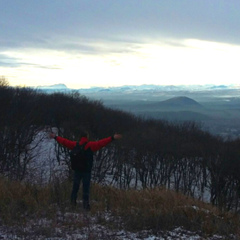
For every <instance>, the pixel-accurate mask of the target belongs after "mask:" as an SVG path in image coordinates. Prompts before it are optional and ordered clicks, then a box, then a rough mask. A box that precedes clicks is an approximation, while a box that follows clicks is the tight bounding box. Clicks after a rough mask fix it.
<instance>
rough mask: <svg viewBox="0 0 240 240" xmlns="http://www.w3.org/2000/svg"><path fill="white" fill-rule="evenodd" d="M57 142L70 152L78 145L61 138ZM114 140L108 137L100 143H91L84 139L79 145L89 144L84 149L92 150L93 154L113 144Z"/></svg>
mask: <svg viewBox="0 0 240 240" xmlns="http://www.w3.org/2000/svg"><path fill="white" fill-rule="evenodd" d="M56 140H57V142H58V143H60V144H62V145H63V146H64V147H67V148H68V149H70V150H72V149H73V148H74V147H75V146H76V144H77V142H76V141H71V140H68V139H66V138H63V137H60V136H58V137H56ZM112 140H113V139H112V137H107V138H103V139H101V140H99V141H89V140H88V138H86V137H82V138H81V140H80V141H79V144H80V145H82V144H84V143H87V144H86V145H85V148H84V149H85V150H87V149H88V148H90V149H91V150H92V151H93V152H96V151H98V150H99V149H101V148H103V147H105V146H106V145H107V144H109V143H110V142H112Z"/></svg>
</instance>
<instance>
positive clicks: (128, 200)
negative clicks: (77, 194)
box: [92, 185, 240, 235]
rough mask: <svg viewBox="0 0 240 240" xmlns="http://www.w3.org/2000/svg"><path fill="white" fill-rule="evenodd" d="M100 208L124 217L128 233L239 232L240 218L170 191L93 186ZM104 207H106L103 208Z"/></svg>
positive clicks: (97, 204) (226, 233) (97, 206)
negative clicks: (132, 231) (147, 230)
mask: <svg viewBox="0 0 240 240" xmlns="http://www.w3.org/2000/svg"><path fill="white" fill-rule="evenodd" d="M92 195H93V197H94V198H95V200H96V202H97V203H96V208H97V209H98V210H99V209H101V210H104V208H105V209H109V210H111V212H112V213H113V214H114V215H115V216H120V217H121V218H122V220H123V222H124V224H125V228H126V229H128V230H136V231H137V230H142V229H152V230H154V231H155V232H158V231H159V230H163V229H164V230H170V229H173V228H174V227H176V226H182V227H184V228H185V229H188V230H191V231H200V232H202V233H205V234H206V235H208V234H210V235H212V234H223V235H229V234H231V233H237V232H238V231H239V229H240V228H239V216H236V215H233V214H231V213H228V212H220V211H219V210H218V209H217V208H215V207H213V206H212V205H210V204H207V203H203V202H201V201H197V200H196V199H193V198H189V197H186V196H184V195H183V194H180V193H176V192H174V191H170V190H166V189H161V188H157V189H145V190H140V191H137V190H128V191H126V190H118V189H115V188H111V187H101V186H98V185H95V186H94V187H93V194H92ZM103 205H104V206H103Z"/></svg>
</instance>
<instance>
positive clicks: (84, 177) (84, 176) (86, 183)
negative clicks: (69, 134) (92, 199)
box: [50, 131, 122, 210]
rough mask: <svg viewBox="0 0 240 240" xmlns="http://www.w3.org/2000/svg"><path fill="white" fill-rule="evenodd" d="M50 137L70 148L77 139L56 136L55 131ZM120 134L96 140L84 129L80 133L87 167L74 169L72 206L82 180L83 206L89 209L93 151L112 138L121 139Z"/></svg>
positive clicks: (75, 202)
mask: <svg viewBox="0 0 240 240" xmlns="http://www.w3.org/2000/svg"><path fill="white" fill-rule="evenodd" d="M50 138H54V139H55V140H56V141H57V142H58V143H59V144H61V145H63V146H64V147H67V148H68V149H70V150H72V149H73V148H74V147H75V146H76V144H77V141H71V140H68V139H66V138H63V137H60V136H56V134H55V133H50ZM121 138H122V135H121V134H117V133H116V134H114V135H113V136H110V137H107V138H103V139H101V140H98V141H89V140H88V139H89V134H88V133H87V132H86V131H83V132H81V133H80V141H79V145H83V144H85V147H84V150H85V151H86V157H87V161H88V164H87V167H86V168H85V169H76V170H74V178H73V186H72V193H71V203H72V205H73V206H76V204H77V195H78V190H79V186H80V182H81V181H82V184H83V193H82V194H83V196H82V197H83V208H84V209H85V210H90V204H89V192H90V182H91V171H92V166H93V153H94V152H96V151H98V150H100V149H101V148H103V147H105V146H106V145H108V144H109V143H111V142H112V141H113V140H118V139H121Z"/></svg>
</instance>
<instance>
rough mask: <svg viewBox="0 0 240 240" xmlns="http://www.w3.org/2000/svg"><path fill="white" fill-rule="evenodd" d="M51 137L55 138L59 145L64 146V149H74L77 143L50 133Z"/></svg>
mask: <svg viewBox="0 0 240 240" xmlns="http://www.w3.org/2000/svg"><path fill="white" fill-rule="evenodd" d="M49 137H50V138H54V139H55V140H56V141H57V142H58V143H60V144H62V145H63V146H64V147H67V148H69V149H73V148H74V146H75V145H76V141H70V140H68V139H66V138H63V137H60V136H56V134H55V133H50V134H49Z"/></svg>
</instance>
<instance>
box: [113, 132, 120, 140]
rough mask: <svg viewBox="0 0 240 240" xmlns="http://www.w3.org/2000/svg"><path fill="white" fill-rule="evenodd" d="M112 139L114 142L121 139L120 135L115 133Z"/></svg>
mask: <svg viewBox="0 0 240 240" xmlns="http://www.w3.org/2000/svg"><path fill="white" fill-rule="evenodd" d="M113 137H114V139H115V140H119V139H121V138H122V134H118V133H115V134H114V135H113Z"/></svg>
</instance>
